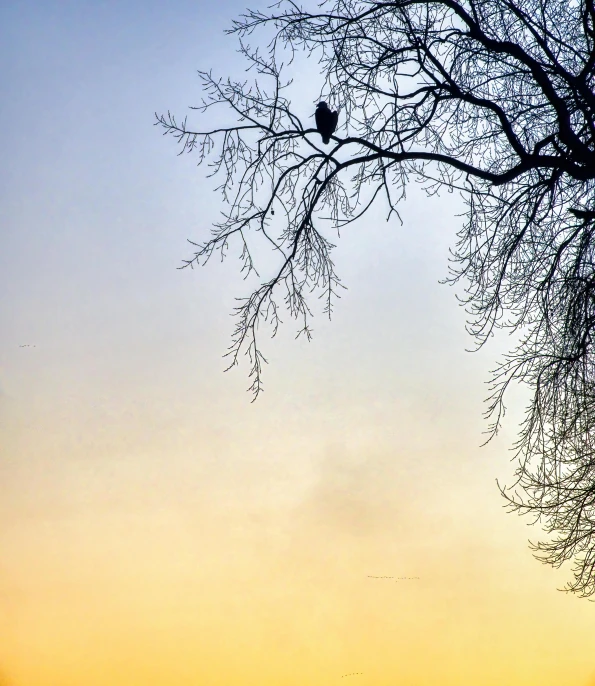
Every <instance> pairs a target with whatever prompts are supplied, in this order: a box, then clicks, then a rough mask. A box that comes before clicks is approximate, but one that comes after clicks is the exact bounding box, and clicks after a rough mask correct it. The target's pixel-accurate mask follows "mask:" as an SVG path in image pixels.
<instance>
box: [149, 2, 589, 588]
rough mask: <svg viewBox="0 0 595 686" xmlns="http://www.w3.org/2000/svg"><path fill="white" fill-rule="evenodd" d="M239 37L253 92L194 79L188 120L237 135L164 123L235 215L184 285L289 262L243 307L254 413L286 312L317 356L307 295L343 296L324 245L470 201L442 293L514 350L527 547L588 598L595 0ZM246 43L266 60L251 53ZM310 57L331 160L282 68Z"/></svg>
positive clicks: (367, 9)
mask: <svg viewBox="0 0 595 686" xmlns="http://www.w3.org/2000/svg"><path fill="white" fill-rule="evenodd" d="M230 32H232V33H235V34H237V36H238V37H239V42H240V46H241V52H242V53H243V55H244V57H245V59H246V60H247V63H248V66H250V67H252V68H253V69H254V70H255V71H256V72H257V75H256V77H255V81H254V82H249V81H234V80H232V79H223V78H219V77H218V76H214V75H213V74H212V73H211V72H199V73H200V78H201V79H202V82H203V86H204V89H205V96H204V100H203V103H202V105H201V106H200V107H198V108H196V109H199V110H202V111H205V110H207V109H210V108H212V107H217V106H221V107H222V108H224V109H225V111H226V112H227V113H228V114H230V113H231V114H232V115H233V116H234V117H236V120H235V121H234V122H232V123H231V124H230V125H229V126H228V127H225V126H221V128H216V129H214V130H210V131H203V132H201V131H194V130H191V129H190V128H188V126H187V122H186V120H184V122H182V123H177V121H176V119H175V117H174V115H172V114H171V113H169V112H168V114H167V115H159V116H158V117H157V119H158V121H157V122H156V123H157V124H160V125H161V126H163V127H164V129H165V131H164V133H165V134H172V135H174V136H175V137H176V138H177V140H178V142H179V143H180V144H181V146H182V150H181V152H197V153H198V156H199V161H203V160H207V159H209V160H210V163H211V165H212V170H213V174H215V175H218V176H220V178H221V186H220V188H221V191H222V193H223V198H224V200H225V202H226V203H227V210H226V212H225V214H224V219H223V221H222V222H221V223H219V224H217V225H215V227H214V229H213V233H212V235H211V237H210V238H209V239H208V240H206V241H205V242H204V243H201V244H196V243H195V244H194V245H195V247H196V250H195V254H194V256H193V257H192V258H191V259H188V260H187V261H185V265H184V266H188V265H190V266H193V265H195V264H198V263H201V262H204V261H206V260H208V258H209V257H210V256H211V255H213V253H215V252H217V251H220V252H221V253H222V255H223V254H224V253H225V250H226V249H227V247H228V245H230V243H231V242H233V241H237V242H238V244H239V245H240V246H241V247H242V250H243V252H242V255H243V260H244V263H243V264H244V269H245V270H246V271H247V272H249V273H250V272H253V271H255V270H256V265H255V263H254V261H253V248H252V245H249V242H250V241H252V240H256V239H257V238H258V237H259V236H260V238H261V239H262V240H263V241H264V242H265V244H268V245H269V246H270V248H271V250H272V251H273V254H275V255H276V256H277V258H278V263H277V266H276V268H275V269H274V270H273V271H272V272H270V273H269V275H268V276H266V277H262V276H260V280H259V285H258V287H257V288H255V290H254V291H253V292H252V294H251V295H250V296H249V297H248V298H246V299H243V300H241V302H240V305H239V306H238V308H237V312H236V314H237V317H238V319H237V326H236V329H235V332H234V335H233V341H232V345H231V347H230V349H229V352H228V354H229V355H230V358H231V366H233V365H235V364H236V363H237V361H238V356H239V354H240V353H241V352H242V351H244V352H246V353H247V354H248V356H249V358H250V361H251V371H250V378H251V380H252V385H251V390H252V391H253V392H254V394H255V395H258V393H259V391H260V390H261V388H262V387H261V374H262V364H263V362H265V359H264V357H263V355H262V353H261V351H260V349H259V345H258V340H257V331H258V323H259V321H261V320H268V321H269V322H270V323H271V324H272V326H273V335H274V332H275V331H276V329H277V326H278V324H279V321H280V320H279V307H280V305H281V303H282V302H283V301H284V304H285V306H286V307H287V308H288V310H289V312H290V313H291V315H292V316H293V317H295V318H296V319H297V320H299V322H300V324H299V327H300V328H299V332H300V333H304V334H305V335H306V336H308V337H309V336H310V333H311V332H310V328H309V321H310V315H311V312H310V309H309V305H308V298H307V296H308V293H309V292H310V291H311V290H317V289H318V290H319V291H320V293H321V295H323V296H324V301H325V303H326V308H325V309H326V312H328V314H329V315H330V313H331V312H332V308H333V303H334V300H335V297H336V296H337V295H338V293H337V291H338V289H339V288H340V286H341V283H340V279H339V277H338V276H337V273H336V271H335V265H334V263H333V261H332V259H331V255H332V248H333V247H334V246H333V244H332V243H331V241H330V240H329V237H328V232H329V230H330V229H335V230H337V229H340V228H341V227H342V226H344V225H346V224H348V223H350V222H353V221H355V220H357V219H358V218H360V217H362V216H363V215H365V213H366V211H367V210H368V209H369V208H370V207H371V206H372V204H373V203H375V202H378V201H382V202H384V203H386V204H387V206H388V215H389V217H390V216H391V215H392V214H394V213H396V212H397V204H398V201H399V200H400V199H401V198H402V197H403V194H404V189H405V187H406V184H407V182H408V181H410V180H417V181H421V182H422V183H423V184H425V186H426V189H427V190H428V191H429V192H433V191H435V190H438V189H440V188H447V189H450V190H456V191H458V192H460V193H461V195H462V197H463V198H464V201H465V203H466V210H467V212H466V220H465V221H464V222H463V225H462V228H461V229H460V231H459V233H458V239H457V243H456V246H455V247H454V248H453V254H452V261H451V269H452V272H451V274H450V276H449V279H448V280H450V281H451V282H460V283H461V284H462V285H463V287H464V293H465V298H464V300H465V304H466V307H467V311H468V315H469V320H468V321H469V323H468V328H469V331H470V333H471V334H472V336H474V337H475V339H476V341H477V343H478V345H482V344H483V343H484V342H485V341H486V339H487V338H488V337H489V336H490V334H491V333H492V332H493V331H495V330H496V329H509V330H510V331H512V332H515V340H516V341H517V342H516V343H515V344H514V347H513V348H512V349H511V350H510V352H509V353H508V354H507V355H506V356H505V357H504V359H503V360H502V362H501V363H500V364H499V366H498V367H497V368H496V370H495V372H494V375H493V378H492V385H491V396H490V398H489V407H488V415H489V417H490V418H491V421H490V431H491V432H492V434H493V433H495V432H497V430H498V427H499V426H500V423H501V419H502V415H503V412H504V404H503V398H504V394H505V392H506V390H507V388H508V387H509V386H510V384H511V383H512V382H522V383H524V384H525V385H526V386H527V387H528V389H529V391H530V403H529V406H528V407H527V413H526V417H525V420H524V423H523V425H522V426H521V430H520V434H519V439H518V444H517V446H516V447H517V449H518V454H517V458H518V469H517V481H516V483H515V485H514V486H512V487H510V488H508V489H502V492H503V494H504V495H505V497H506V498H507V502H508V504H509V506H510V507H511V508H512V509H513V510H516V511H519V512H521V513H529V514H532V515H534V516H535V520H536V521H540V522H541V525H542V526H543V528H544V529H545V531H546V533H547V534H548V536H547V537H546V540H545V541H542V542H539V543H536V544H534V545H533V547H534V550H535V553H536V556H537V557H538V558H540V559H542V560H543V561H545V562H547V563H550V564H552V565H554V566H559V565H561V564H562V563H563V562H565V561H570V560H572V562H573V581H572V582H570V583H569V584H568V585H567V586H566V590H569V591H572V592H575V593H577V594H579V595H581V596H591V595H593V594H594V593H595V453H594V450H595V433H594V432H595V367H594V362H595V358H594V354H593V335H594V332H595V239H594V232H595V192H594V191H595V188H594V180H595V94H594V73H595V7H594V3H593V0H434V1H428V0H394V1H392V2H374V1H363V0H326V1H324V2H322V3H321V4H319V5H315V6H313V7H312V8H311V9H307V8H303V7H302V6H299V5H298V4H296V2H294V1H293V0H280V2H278V3H277V4H275V5H274V6H273V7H271V8H270V9H269V10H268V11H266V12H261V11H247V13H246V14H244V15H242V16H241V17H240V18H239V19H238V20H236V21H235V22H234V23H233V26H232V28H231V29H230ZM258 36H260V39H258V38H257V37H258ZM253 37H256V39H257V40H260V48H252V47H250V46H249V45H248V43H247V41H248V40H250V39H252V38H253ZM300 53H304V54H305V55H306V56H310V57H314V58H317V59H318V60H319V65H320V71H321V75H322V76H321V83H320V86H321V88H320V93H319V94H318V95H319V97H318V98H317V97H316V95H317V94H315V93H313V94H312V97H313V99H312V103H313V104H312V111H313V109H314V103H316V102H317V101H318V100H319V99H324V100H325V101H327V102H329V103H330V104H331V106H333V105H334V106H335V108H336V107H340V110H341V122H340V126H339V129H338V131H336V132H335V133H334V134H333V135H332V136H331V148H330V149H329V148H327V149H323V148H322V147H321V145H320V135H319V134H317V132H316V128H314V127H313V126H311V125H310V121H308V122H304V121H302V120H301V119H300V117H299V116H298V115H297V114H296V111H295V108H293V107H292V102H291V100H290V97H289V93H290V89H289V86H290V84H291V82H290V80H287V79H286V78H285V76H284V67H283V65H282V60H283V59H287V56H288V55H289V58H290V59H294V58H296V56H297V55H299V54H300ZM312 113H313V112H312ZM274 210H277V214H276V215H275V217H274V218H273V217H272V215H273V213H274ZM298 335H299V334H298Z"/></svg>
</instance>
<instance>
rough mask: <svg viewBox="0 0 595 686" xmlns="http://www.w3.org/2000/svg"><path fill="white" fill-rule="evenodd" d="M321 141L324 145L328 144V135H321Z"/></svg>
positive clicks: (329, 140)
mask: <svg viewBox="0 0 595 686" xmlns="http://www.w3.org/2000/svg"><path fill="white" fill-rule="evenodd" d="M322 142H323V143H324V144H325V145H328V144H329V143H330V142H331V139H330V138H329V137H328V136H323V137H322Z"/></svg>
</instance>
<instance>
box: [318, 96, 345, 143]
mask: <svg viewBox="0 0 595 686" xmlns="http://www.w3.org/2000/svg"><path fill="white" fill-rule="evenodd" d="M314 118H315V119H316V129H317V130H318V132H319V133H320V135H321V136H322V142H323V143H324V144H325V145H327V144H328V143H329V142H330V140H331V136H332V134H333V133H335V131H336V130H337V123H338V121H339V113H338V112H331V111H330V109H329V107H328V105H327V104H326V102H319V103H318V105H317V106H316V112H315V114H314Z"/></svg>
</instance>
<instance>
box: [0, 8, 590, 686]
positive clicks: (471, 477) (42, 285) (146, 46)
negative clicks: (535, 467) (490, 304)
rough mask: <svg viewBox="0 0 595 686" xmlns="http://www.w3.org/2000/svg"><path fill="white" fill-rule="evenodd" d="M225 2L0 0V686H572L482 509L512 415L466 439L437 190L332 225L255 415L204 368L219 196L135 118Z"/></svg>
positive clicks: (466, 381) (199, 51)
mask: <svg viewBox="0 0 595 686" xmlns="http://www.w3.org/2000/svg"><path fill="white" fill-rule="evenodd" d="M244 2H245V0H242V1H239V0H238V1H234V2H231V1H229V0H223V1H220V2H217V3H200V2H199V3H197V2H189V1H187V0H183V1H181V2H177V3H174V4H172V3H165V2H157V1H151V0H147V1H145V2H132V1H126V0H121V1H120V2H115V0H113V1H105V2H99V1H97V2H93V3H83V2H74V1H71V2H67V1H65V2H54V1H53V0H44V2H26V1H25V2H0V55H1V61H2V71H1V75H0V80H1V86H2V87H1V92H2V98H1V99H0V120H1V122H0V123H1V126H0V153H1V156H2V160H3V164H2V165H0V179H1V183H0V332H1V336H0V413H1V417H0V419H1V436H0V441H1V442H0V686H80V685H82V684H84V685H85V686H104V685H106V684H110V686H141V685H142V686H146V685H147V684H150V685H154V686H190V685H191V684H192V685H196V684H199V685H200V686H236V685H237V686H257V685H258V686H277V685H278V684H283V685H285V686H298V685H299V686H304V685H312V686H323V685H324V686H332V685H334V684H337V686H339V684H340V685H341V686H389V685H390V686H393V685H394V686H435V685H437V684H440V686H496V685H498V686H501V685H502V684H506V686H561V685H564V686H593V685H594V684H595V605H593V604H592V603H589V602H587V601H585V600H579V599H577V598H575V597H573V596H569V595H566V594H564V593H560V592H558V591H557V590H556V588H558V587H561V586H562V585H563V584H564V582H565V580H566V579H567V578H568V575H569V570H564V569H563V570H561V571H555V570H552V569H550V568H547V567H544V566H542V565H540V564H539V563H537V562H536V561H535V560H534V559H533V558H532V556H531V553H530V551H529V550H528V547H527V539H528V538H529V537H530V536H534V537H535V536H537V534H538V531H536V530H533V529H528V528H527V526H526V521H525V520H522V519H519V518H518V517H517V516H516V515H507V514H506V513H505V511H504V509H503V508H502V505H503V501H502V499H501V497H500V496H499V493H498V491H497V488H496V483H495V479H496V477H498V478H500V479H501V480H504V482H507V481H508V482H510V480H511V478H510V477H511V474H512V470H513V465H512V464H511V463H510V457H511V453H510V452H509V451H508V449H509V447H510V444H511V442H512V440H513V438H514V435H515V430H516V423H517V422H518V419H519V417H520V416H521V410H522V393H519V394H517V397H515V398H513V401H514V402H512V405H511V412H510V417H509V418H508V420H507V424H506V426H505V429H504V431H503V432H502V434H501V436H499V437H498V439H497V440H496V441H494V442H493V443H491V444H490V445H488V446H487V447H485V448H480V447H479V446H480V443H481V442H482V440H483V436H482V431H483V430H484V429H485V428H486V427H485V423H484V421H483V419H482V416H481V413H482V410H483V409H484V408H483V406H482V399H483V397H484V396H485V394H486V387H485V383H484V382H485V380H486V379H487V373H488V370H489V369H490V368H491V366H493V363H494V360H495V359H496V356H497V354H498V351H499V350H502V349H503V346H504V345H505V341H504V342H498V341H497V342H496V344H494V345H492V346H490V347H489V348H488V349H487V350H486V351H482V352H481V353H479V354H475V355H472V354H470V353H466V352H465V348H466V347H470V343H471V342H470V340H469V339H468V338H467V337H466V334H465V333H464V328H463V327H464V313H463V312H462V310H461V309H460V308H459V307H457V304H456V301H455V297H454V290H453V289H452V288H448V287H446V286H441V285H439V284H438V280H439V279H440V278H443V277H444V276H445V275H446V271H447V250H448V246H449V245H452V243H453V239H454V233H455V231H456V229H457V227H458V226H459V224H460V222H461V218H460V217H457V216H456V215H457V213H460V212H461V211H462V207H461V205H460V203H459V202H458V200H457V199H456V197H454V196H449V195H447V194H445V195H444V197H442V198H434V199H431V200H428V199H426V198H425V196H423V195H422V194H421V193H420V192H419V190H418V189H416V188H415V187H413V186H412V187H410V190H409V194H408V200H407V202H406V203H404V204H403V206H402V216H403V225H401V224H399V223H398V222H394V223H391V224H386V223H384V221H383V220H382V216H383V211H384V210H383V208H381V209H380V210H379V211H378V213H373V214H371V215H370V216H369V217H368V218H367V219H366V220H365V221H363V222H360V223H359V224H358V225H356V226H353V227H351V229H350V230H349V231H346V232H345V234H344V236H343V237H342V239H341V241H340V244H339V247H338V249H337V253H336V264H337V268H338V271H339V273H340V275H341V276H342V278H343V280H344V283H345V284H346V285H347V286H348V287H349V290H348V291H345V292H344V294H343V297H342V300H341V301H340V302H339V304H338V307H337V309H336V315H335V316H334V319H333V321H332V322H331V323H330V324H329V323H328V322H326V321H325V320H324V319H322V318H319V319H316V320H315V322H314V340H313V342H312V343H310V344H308V343H305V342H303V341H301V340H299V341H294V334H295V329H296V326H295V325H294V324H293V323H292V322H291V321H286V324H285V325H284V327H283V329H282V331H281V332H280V334H279V336H278V337H277V338H276V339H275V340H274V341H268V340H266V341H264V344H265V345H264V352H265V354H266V355H267V356H268V358H269V360H270V362H271V364H270V365H269V366H268V367H267V368H266V370H265V378H264V382H265V392H264V394H263V395H262V396H261V397H260V398H259V400H258V401H257V402H256V403H254V404H251V403H250V396H249V394H247V393H246V392H245V389H246V387H247V386H248V380H247V371H248V370H247V368H246V366H242V367H240V368H239V369H236V370H234V371H232V372H229V373H227V374H224V373H223V369H224V368H225V366H226V364H225V361H224V360H223V359H222V353H223V352H224V351H225V349H226V347H227V345H228V343H229V340H230V334H231V331H232V327H233V321H232V320H231V318H230V317H229V313H230V311H231V309H232V307H233V305H234V300H233V299H234V297H235V296H239V295H242V294H246V288H247V286H246V284H244V283H243V282H242V280H241V278H240V275H239V273H238V262H237V261H236V260H234V259H230V260H228V261H227V262H225V263H223V264H220V263H219V262H218V260H214V261H213V262H212V263H211V264H209V265H208V266H207V267H206V268H204V269H201V270H198V271H189V270H184V271H177V270H176V267H177V266H179V265H180V263H181V260H182V259H183V258H186V257H188V255H189V254H190V251H189V246H188V244H187V243H186V238H193V239H197V238H200V237H203V236H205V234H206V232H207V231H208V229H209V225H210V223H211V222H212V221H214V220H216V219H217V215H218V212H219V211H220V209H221V205H220V201H219V198H218V196H217V195H215V194H214V193H213V187H214V184H213V182H212V181H209V180H207V179H205V174H204V170H203V169H200V168H199V169H197V168H196V166H195V162H194V161H193V159H192V158H189V157H184V158H178V157H176V152H177V150H176V148H175V145H174V143H173V140H171V139H167V138H163V137H162V136H161V135H160V131H159V130H158V129H157V128H155V127H153V113H154V112H155V111H156V110H157V111H159V112H162V111H166V110H167V109H171V110H172V111H173V112H175V113H177V114H179V115H182V116H183V115H184V114H185V113H186V112H187V106H188V105H192V104H196V103H198V101H199V99H200V91H199V88H198V80H197V78H196V74H195V70H196V69H208V68H210V67H213V68H215V69H216V70H217V71H218V72H219V73H221V74H223V75H226V74H228V73H234V74H236V75H241V74H242V69H243V67H242V64H241V62H240V61H239V57H238V55H237V53H236V47H237V46H236V44H235V41H234V39H233V38H231V37H226V36H225V35H224V34H223V30H224V28H226V27H227V26H229V24H230V21H231V19H232V18H233V17H234V16H236V15H237V14H238V13H239V12H240V11H241V10H242V9H244V7H245V5H244ZM300 70H301V71H299V70H298V71H296V74H297V77H298V78H297V81H296V87H295V90H294V97H295V99H296V102H299V108H301V111H302V112H305V113H307V112H308V111H309V109H310V108H311V107H312V102H313V101H314V100H315V98H316V96H317V94H318V90H317V89H318V86H317V85H316V86H315V87H314V86H313V85H312V84H314V83H316V77H317V74H318V72H317V67H316V65H315V64H314V63H310V64H306V65H303V64H302V65H301V66H300ZM197 121H199V120H197ZM287 319H288V318H286V320H287ZM25 344H29V345H31V346H33V345H35V346H36V347H29V348H20V347H19V346H20V345H25ZM498 346H499V347H498ZM370 576H389V577H419V578H409V579H400V580H398V581H395V580H394V579H371V578H369V577H370ZM346 674H349V675H351V676H343V675H346Z"/></svg>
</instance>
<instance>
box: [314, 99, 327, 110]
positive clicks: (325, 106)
mask: <svg viewBox="0 0 595 686" xmlns="http://www.w3.org/2000/svg"><path fill="white" fill-rule="evenodd" d="M319 108H320V109H322V110H328V105H327V104H326V102H324V100H323V101H322V102H319V103H318V105H316V109H319Z"/></svg>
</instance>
